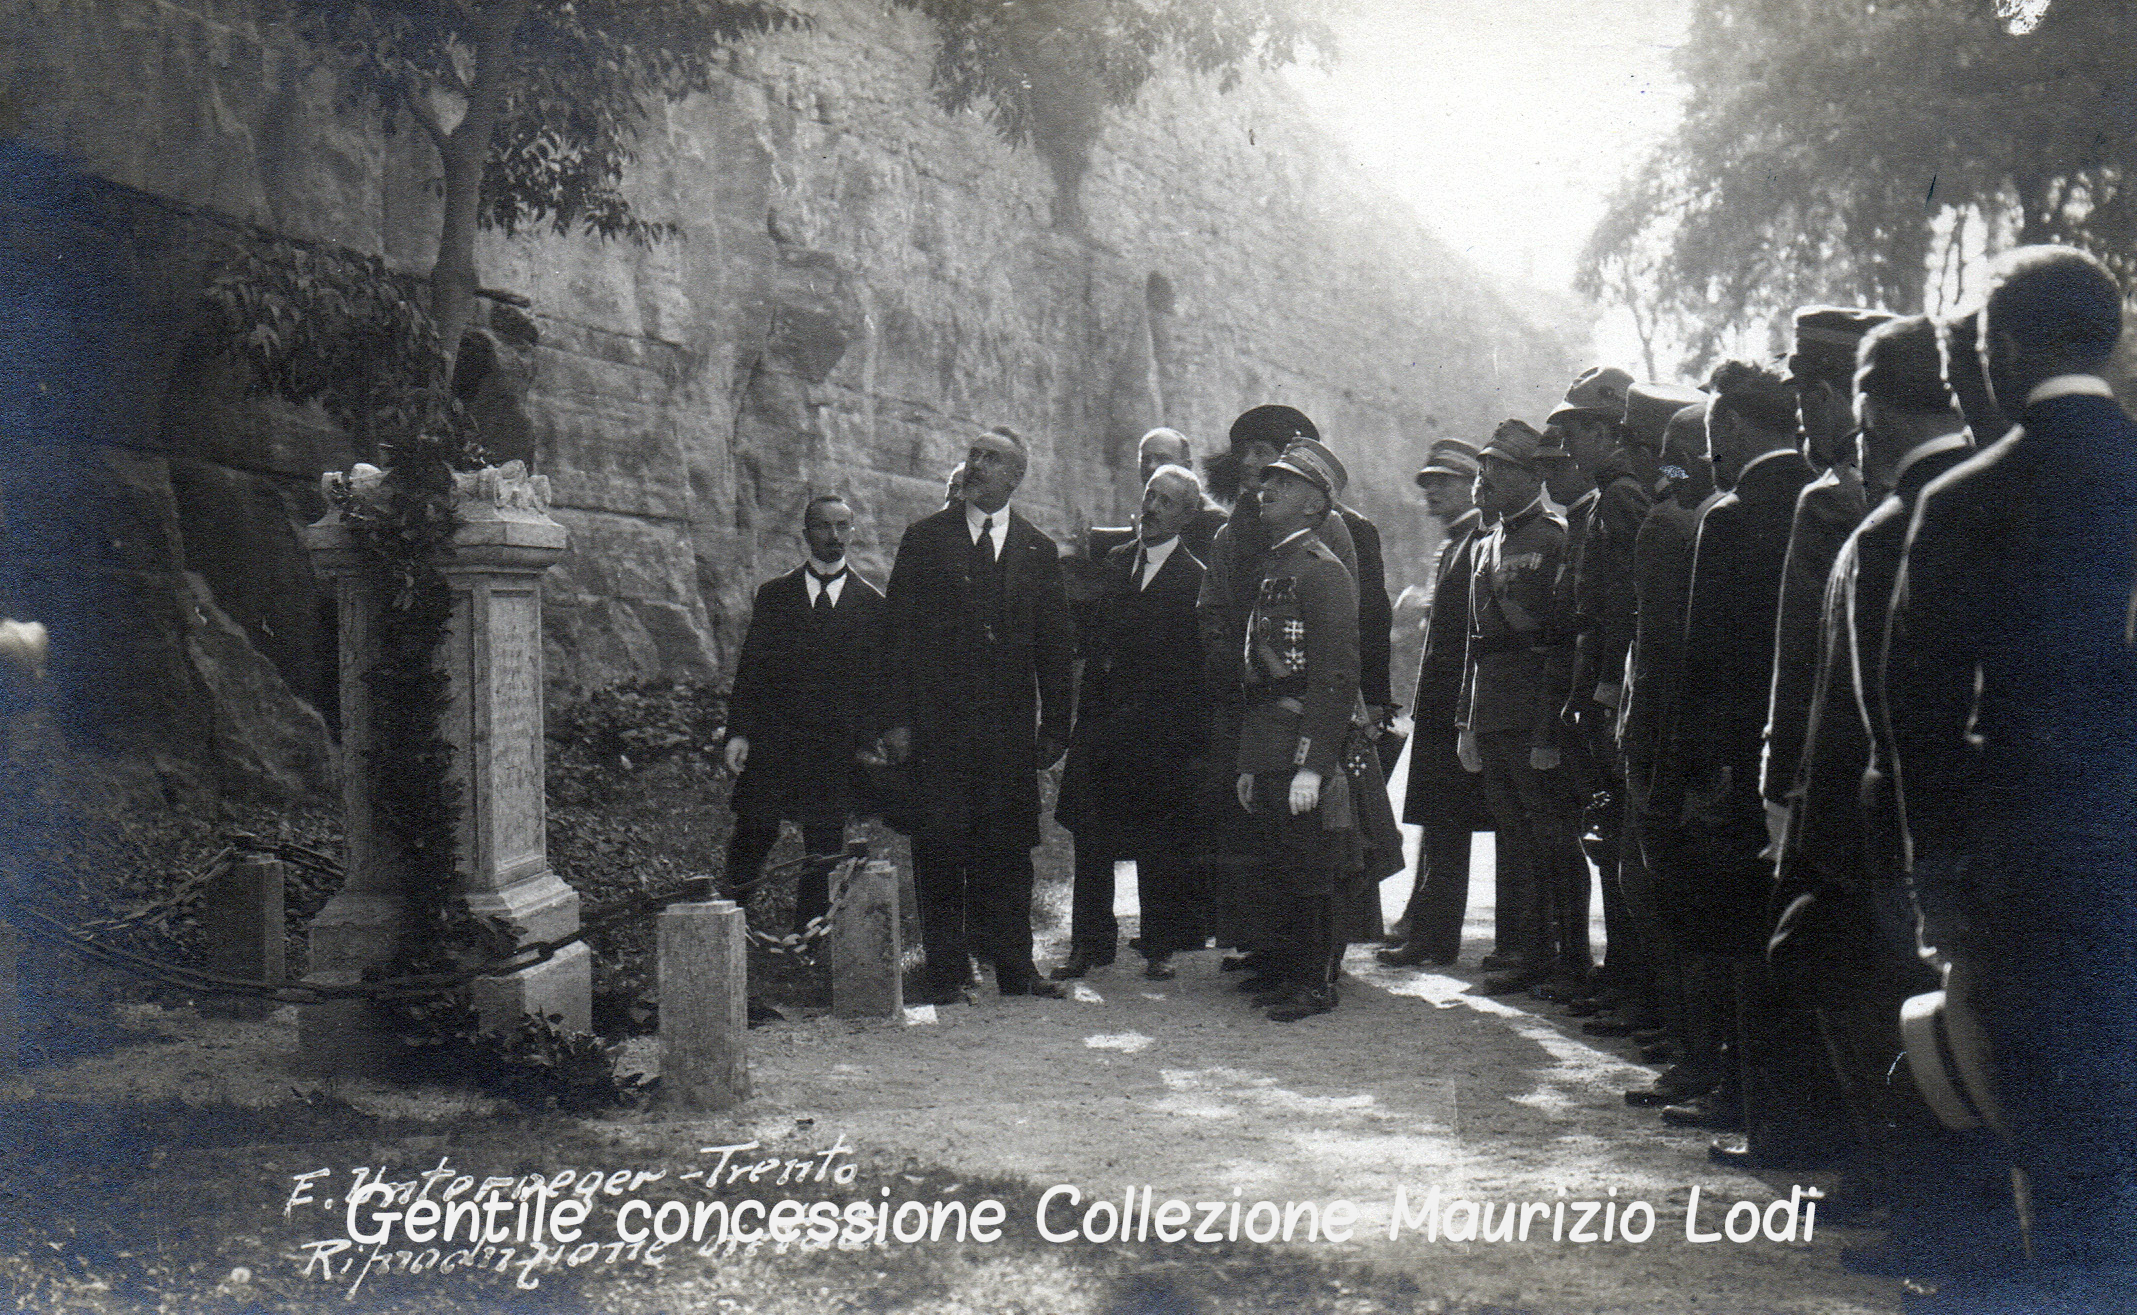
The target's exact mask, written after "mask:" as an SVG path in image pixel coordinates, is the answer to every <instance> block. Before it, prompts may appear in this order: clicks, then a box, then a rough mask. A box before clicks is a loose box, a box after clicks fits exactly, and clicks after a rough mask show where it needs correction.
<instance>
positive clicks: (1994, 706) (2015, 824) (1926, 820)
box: [1884, 394, 2137, 1010]
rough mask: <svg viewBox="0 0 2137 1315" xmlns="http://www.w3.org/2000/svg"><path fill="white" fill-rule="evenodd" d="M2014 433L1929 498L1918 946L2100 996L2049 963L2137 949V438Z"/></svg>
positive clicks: (1891, 674)
mask: <svg viewBox="0 0 2137 1315" xmlns="http://www.w3.org/2000/svg"><path fill="white" fill-rule="evenodd" d="M2019 420H2020V427H2019V428H2016V429H2014V430H2012V432H2011V433H2010V434H2009V435H2007V436H2005V437H2004V438H2003V439H2001V440H1999V441H1998V442H1996V443H1994V444H1991V445H1990V446H1989V447H1987V448H1985V449H1984V450H1982V451H1981V452H1979V453H1977V454H1975V455H1974V456H1972V457H1970V458H1969V459H1967V460H1966V461H1964V462H1962V463H1960V464H1959V465H1958V466H1956V467H1954V468H1953V469H1952V470H1950V471H1948V472H1946V473H1945V474H1944V475H1943V476H1941V477H1940V478H1938V479H1937V480H1935V481H1933V482H1932V483H1931V484H1930V485H1929V486H1928V487H1927V488H1926V489H1924V490H1923V493H1922V497H1921V502H1920V505H1919V507H1918V509H1917V510H1916V512H1915V518H1914V526H1913V529H1912V530H1911V531H1910V533H1909V536H1908V545H1907V552H1906V558H1905V561H1904V564H1903V566H1902V568H1901V578H1900V581H1899V583H1898V585H1897V586H1896V587H1895V590H1894V595H1893V604H1892V615H1891V620H1890V629H1889V632H1888V636H1887V641H1886V660H1885V676H1884V680H1885V698H1884V704H1885V714H1886V717H1887V718H1888V724H1889V726H1890V728H1891V733H1892V737H1893V744H1894V753H1895V758H1896V767H1897V784H1898V790H1899V798H1900V801H1901V805H1902V807H1903V808H1904V810H1905V813H1904V815H1905V818H1906V825H1907V838H1908V842H1909V858H1910V864H1911V872H1910V880H1911V883H1912V888H1913V891H1914V894H1915V897H1916V900H1917V903H1918V905H1919V909H1920V914H1921V919H1922V934H1923V937H1924V941H1925V943H1926V944H1928V945H1932V946H1935V947H1937V948H1939V949H1952V948H1958V947H1966V948H1969V949H1972V950H1974V951H1976V952H1977V955H1978V956H1979V958H1980V961H1981V962H1983V963H1985V964H1989V965H1991V966H1996V965H1998V964H1999V962H2000V961H2001V960H2002V959H2003V957H2004V956H2003V954H2002V953H1999V952H2000V951H2007V952H2011V953H2015V954H2018V955H2019V956H2020V958H2019V959H2014V960H2011V961H2010V966H2009V968H2008V969H2005V968H2003V967H1996V970H1997V971H1998V972H1999V973H2002V972H2005V971H2009V972H2013V973H2017V974H2019V975H2020V976H2021V977H2023V976H2024V975H2026V974H2028V973H2046V974H2049V975H2051V977H2053V978H2054V981H2053V982H2052V983H2051V984H2052V985H2053V986H2054V989H2056V990H2058V991H2064V992H2067V991H2068V990H2069V989H2071V988H2072V987H2073V986H2075V987H2078V988H2080V989H2092V988H2093V987H2095V986H2099V985H2102V984H2101V983H2098V982H2096V981H2090V980H2088V979H2086V978H2085V977H2083V976H2082V975H2081V974H2080V973H2079V971H2078V969H2079V965H2078V964H2076V963H2071V962H2057V961H2054V957H2053V955H2051V956H2050V958H2049V959H2047V960H2044V959H2043V958H2042V957H2041V955H2040V950H2041V947H2043V946H2044V945H2063V946H2076V947H2082V949H2083V952H2084V953H2085V954H2086V955H2088V956H2090V955H2095V954H2098V955H2105V956H2114V955H2125V956H2126V955H2129V954H2131V953H2132V952H2133V951H2132V942H2133V941H2137V925H2133V922H2137V909H2133V907H2132V902H2133V897H2137V803H2133V800H2137V779H2133V775H2137V772H2133V769H2137V755H2133V754H2132V753H2131V749H2130V746H2131V745H2133V744H2137V646H2133V644H2132V642H2131V639H2132V631H2133V624H2132V621H2131V617H2132V615H2133V608H2132V600H2133V599H2137V570H2133V561H2132V552H2131V545H2132V543H2133V542H2137V425H2133V424H2132V423H2131V421H2130V419H2129V418H2128V417H2127V416H2125V415H2124V414H2123V413H2122V411H2121V409H2120V408H2119V407H2117V406H2116V404H2115V402H2114V401H2113V400H2112V399H2111V398H2107V397H2098V396H2089V395H2084V394H2066V395H2062V396H2053V397H2049V398H2046V399H2044V400H2042V401H2038V402H2035V403H2033V404H2032V405H2029V406H2027V407H2026V408H2025V409H2024V411H2023V412H2022V413H2021V415H2020V417H2019ZM2022 945H2023V946H2027V947H2028V948H2024V949H2020V948H2019V947H2020V946H2022ZM2057 953H2061V952H2060V951H2059V952H2057ZM2122 962H2124V963H2127V962H2128V960H2127V959H2126V958H2125V959H2123V960H2122ZM2119 971H2121V972H2122V973H2124V974H2126V973H2127V969H2126V968H2123V969H2121V970H2119ZM2127 988H2128V982H2127V980H2126V978H2125V980H2123V981H2121V982H2119V983H2118V984H2116V985H2115V987H2114V992H2116V993H2126V991H2127ZM2101 1003H2102V1004H2103V1005H2107V1007H2109V1008H2110V1009H2111V1010H2119V1009H2121V1008H2122V1007H2123V1006H2122V1005H2121V1004H2113V1003H2110V1002H2109V1001H2107V1000H2105V999H2103V1000H2102V1002H2101Z"/></svg>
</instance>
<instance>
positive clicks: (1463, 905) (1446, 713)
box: [1380, 438, 1492, 968]
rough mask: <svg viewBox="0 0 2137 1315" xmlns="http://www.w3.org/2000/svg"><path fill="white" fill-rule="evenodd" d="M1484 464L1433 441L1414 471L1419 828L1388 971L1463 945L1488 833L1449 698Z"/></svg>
mask: <svg viewBox="0 0 2137 1315" xmlns="http://www.w3.org/2000/svg"><path fill="white" fill-rule="evenodd" d="M1482 469H1483V462H1482V459H1481V457H1480V455H1479V454H1478V452H1477V449H1476V448H1475V447H1473V446H1471V445H1470V444H1468V443H1465V442H1463V441H1462V440H1461V439H1458V438H1443V439H1440V440H1439V441H1438V442H1436V443H1434V444H1433V445H1432V449H1431V454H1430V455H1429V456H1428V457H1427V459H1426V461H1425V465H1424V469H1422V470H1420V471H1418V472H1417V484H1418V487H1419V488H1421V489H1423V490H1424V491H1425V505H1426V508H1427V509H1428V510H1429V511H1430V512H1431V513H1432V514H1433V516H1435V517H1437V518H1439V519H1440V520H1441V522H1442V531H1441V538H1440V546H1439V552H1438V555H1437V558H1436V559H1435V560H1434V562H1433V564H1432V569H1431V572H1430V574H1431V578H1432V582H1433V583H1432V609H1431V611H1430V612H1429V613H1428V614H1427V616H1426V619H1425V642H1424V651H1423V653H1422V654H1421V655H1420V656H1419V658H1418V664H1417V692H1416V694H1415V696H1414V697H1413V698H1412V699H1411V701H1410V706H1411V710H1412V720H1413V722H1414V724H1415V729H1414V730H1412V731H1411V732H1410V777H1409V784H1408V787H1407V788H1406V789H1405V791H1404V793H1403V821H1405V822H1409V823H1412V824H1414V825H1417V826H1420V827H1422V828H1423V829H1424V835H1423V837H1422V838H1421V841H1420V843H1419V846H1418V853H1417V878H1416V880H1415V881H1414V882H1413V883H1412V886H1411V890H1410V903H1409V907H1408V908H1407V909H1406V910H1405V911H1404V913H1403V922H1404V923H1405V924H1406V925H1407V927H1408V928H1409V931H1408V934H1407V935H1406V936H1405V937H1404V940H1403V943H1402V944H1401V945H1400V946H1397V947H1395V948H1392V949H1387V950H1382V951H1381V952H1380V961H1381V962H1382V963H1385V964H1388V965H1390V966H1393V967H1403V968H1408V967H1415V966H1417V965H1419V964H1424V963H1431V964H1436V965H1439V966H1441V967H1446V966H1448V965H1451V964H1452V963H1453V962H1454V961H1455V959H1456V958H1457V957H1458V956H1459V955H1460V954H1461V950H1462V918H1463V914H1464V912H1465V911H1466V909H1467V907H1468V902H1469V845H1470V836H1471V835H1472V833H1474V832H1477V831H1489V830H1491V825H1492V823H1491V812H1490V810H1489V809H1487V808H1485V806H1484V795H1483V792H1482V790H1481V789H1480V788H1479V783H1478V780H1477V778H1476V777H1475V776H1472V775H1471V774H1469V773H1468V772H1465V771H1463V770H1462V763H1461V759H1460V758H1459V757H1457V756H1456V754H1455V746H1454V739H1455V730H1454V723H1455V716H1456V706H1455V705H1456V700H1457V698H1458V697H1459V695H1460V694H1461V690H1462V658H1463V655H1464V653H1465V652H1466V651H1467V648H1468V640H1469V585H1470V576H1471V574H1472V567H1473V559H1474V556H1475V552H1476V545H1477V542H1478V540H1479V537H1480V534H1481V532H1482V530H1483V520H1484V513H1483V512H1482V511H1481V510H1479V509H1478V507H1477V505H1476V492H1475V487H1476V478H1477V474H1478V472H1479V471H1480V470H1482Z"/></svg>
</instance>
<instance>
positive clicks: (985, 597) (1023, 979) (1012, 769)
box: [883, 428, 1075, 1003]
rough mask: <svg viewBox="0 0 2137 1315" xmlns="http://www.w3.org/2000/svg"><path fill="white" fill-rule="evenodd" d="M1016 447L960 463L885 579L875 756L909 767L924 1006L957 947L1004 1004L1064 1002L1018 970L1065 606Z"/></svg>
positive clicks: (993, 446)
mask: <svg viewBox="0 0 2137 1315" xmlns="http://www.w3.org/2000/svg"><path fill="white" fill-rule="evenodd" d="M1027 464H1028V457H1027V455H1026V451H1025V446H1024V440H1023V439H1022V438H1020V437H1019V436H1018V435H1017V434H1016V433H1015V432H1014V431H1013V430H1010V429H1007V428H996V429H993V430H990V431H988V432H987V433H985V434H982V435H980V436H979V437H978V438H977V439H975V440H973V443H972V447H971V450H970V451H969V452H967V453H966V455H965V479H964V496H963V500H962V501H961V502H959V503H958V504H956V505H953V506H950V507H945V508H944V509H943V510H941V511H939V512H937V513H935V514H934V515H932V516H929V517H927V518H926V519H924V520H921V521H917V522H915V523H914V524H913V525H911V526H910V527H908V528H907V530H906V531H905V537H904V538H903V539H902V540H901V541H900V542H899V545H898V559H897V561H896V563H895V564H894V565H893V566H892V567H891V573H890V586H889V589H888V591H887V599H886V611H885V627H886V631H887V648H888V654H889V669H890V699H889V706H890V712H889V719H890V720H891V721H892V723H893V725H892V728H891V729H890V730H888V731H886V732H885V733H884V736H883V751H884V756H885V757H886V758H887V759H889V760H890V761H892V762H906V763H910V765H911V773H912V777H913V782H912V783H913V787H914V793H915V795H916V797H917V798H918V800H919V809H920V814H921V815H920V817H919V819H918V824H917V827H916V830H915V832H914V835H913V883H914V886H915V889H916V891H917V893H918V896H919V902H920V928H921V936H922V940H923V942H924V944H925V945H926V947H927V960H928V989H927V991H926V992H925V994H926V996H927V998H928V999H929V1000H931V1001H934V1002H936V1003H951V1002H954V1001H956V1000H958V999H959V998H961V986H962V983H963V982H964V980H965V976H966V955H967V952H968V949H971V950H977V951H979V952H980V953H981V954H982V955H983V956H984V957H987V958H989V959H991V960H992V961H993V963H994V971H995V983H996V985H997V986H998V987H999V988H1000V989H1001V992H1002V994H1004V995H1050V996H1057V995H1059V994H1061V988H1060V987H1058V986H1056V985H1054V984H1053V983H1052V982H1049V981H1047V980H1045V979H1044V978H1042V977H1040V976H1039V974H1038V970H1037V969H1036V968H1035V967H1034V966H1033V964H1032V959H1031V882H1032V871H1031V851H1032V849H1033V847H1034V846H1036V845H1037V844H1038V843H1039V781H1038V773H1039V772H1041V771H1043V770H1045V769H1046V768H1048V767H1051V766H1052V765H1053V764H1054V763H1055V762H1057V761H1059V760H1060V758H1061V753H1062V750H1063V748H1064V747H1065V745H1066V743H1067V740H1068V730H1067V724H1066V723H1067V721H1068V718H1069V698H1070V693H1071V691H1070V662H1071V658H1072V655H1073V654H1072V650H1073V647H1074V642H1075V641H1074V633H1073V627H1072V626H1071V624H1070V621H1069V612H1068V600H1067V598H1066V597H1065V596H1064V595H1063V592H1062V584H1061V563H1060V555H1059V553H1058V552H1057V551H1056V549H1055V547H1054V541H1053V540H1052V539H1049V538H1047V537H1046V536H1045V535H1044V534H1042V533H1040V532H1039V531H1038V530H1037V529H1036V528H1034V527H1033V526H1032V524H1031V522H1030V521H1027V520H1025V519H1024V518H1023V517H1022V516H1020V515H1018V514H1017V513H1016V512H1015V511H1012V510H1011V509H1010V507H1009V498H1010V495H1011V494H1012V493H1014V492H1015V491H1016V488H1017V485H1018V484H1019V483H1021V482H1022V481H1023V478H1024V471H1025V468H1026V465H1027Z"/></svg>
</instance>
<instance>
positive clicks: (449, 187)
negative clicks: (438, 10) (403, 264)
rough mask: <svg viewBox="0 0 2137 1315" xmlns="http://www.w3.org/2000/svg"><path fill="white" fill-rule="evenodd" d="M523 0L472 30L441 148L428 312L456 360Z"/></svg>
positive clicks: (499, 8)
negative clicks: (468, 80)
mask: <svg viewBox="0 0 2137 1315" xmlns="http://www.w3.org/2000/svg"><path fill="white" fill-rule="evenodd" d="M527 3H528V0H497V3H495V4H493V5H491V6H490V7H489V8H488V9H487V10H486V11H485V12H484V14H483V16H482V21H481V23H480V25H479V26H478V27H477V28H476V31H475V74H474V77H473V79H472V91H471V93H470V94H469V96H468V104H467V113H466V114H465V115H463V116H462V117H461V119H460V122H459V123H458V124H457V125H456V126H455V127H454V128H453V130H452V132H451V133H449V134H448V135H447V136H446V139H445V143H444V145H443V147H442V148H441V149H440V151H439V155H440V156H441V157H442V158H441V163H442V164H443V165H444V171H445V216H444V219H443V221H442V223H441V224H440V225H439V231H438V263H437V264H436V265H434V266H432V267H431V271H430V315H431V319H432V320H434V321H435V322H436V323H437V326H438V341H439V344H440V345H441V346H443V347H444V349H445V351H446V353H447V354H448V355H449V356H452V357H453V358H455V359H457V358H458V356H459V353H460V338H461V335H462V334H464V333H465V332H466V331H467V326H468V321H469V320H470V319H472V318H473V317H474V312H475V289H476V288H477V287H479V286H481V280H480V279H479V278H478V277H477V275H476V272H475V229H476V226H477V220H478V219H479V218H480V215H481V210H482V171H483V166H484V165H485V164H487V163H488V162H489V157H490V137H491V135H492V134H493V133H495V132H496V130H497V118H498V115H499V114H501V113H502V112H503V110H504V104H505V96H506V93H507V91H508V90H509V88H510V83H511V80H512V73H513V67H514V59H513V55H514V51H513V43H514V40H515V38H516V37H517V36H518V33H519V26H520V23H521V21H522V20H523V19H524V18H525V17H526V14H527Z"/></svg>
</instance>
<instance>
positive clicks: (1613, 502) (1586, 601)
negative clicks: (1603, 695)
mask: <svg viewBox="0 0 2137 1315" xmlns="http://www.w3.org/2000/svg"><path fill="white" fill-rule="evenodd" d="M1654 505H1655V498H1654V494H1652V493H1651V492H1649V491H1648V489H1646V488H1645V487H1643V486H1642V485H1641V483H1640V481H1639V480H1638V479H1637V478H1635V477H1634V475H1633V473H1632V472H1631V471H1630V470H1628V469H1626V468H1625V466H1624V465H1623V464H1622V463H1621V462H1620V461H1619V460H1618V459H1617V458H1616V457H1612V458H1611V460H1610V461H1609V462H1608V463H1606V464H1605V465H1604V467H1603V469H1602V470H1601V471H1599V472H1597V475H1596V498H1595V501H1594V502H1591V503H1589V504H1588V508H1587V512H1586V515H1585V517H1584V519H1585V521H1586V522H1587V523H1586V526H1585V528H1584V529H1583V530H1582V532H1581V534H1580V540H1579V548H1578V551H1577V552H1575V553H1573V555H1572V571H1573V629H1574V632H1575V636H1576V640H1575V642H1576V645H1577V650H1576V655H1575V662H1574V667H1573V672H1572V676H1571V683H1572V685H1573V691H1574V693H1576V694H1578V695H1581V696H1583V697H1585V696H1586V695H1588V694H1590V693H1592V692H1593V691H1594V689H1595V687H1596V686H1597V685H1598V684H1614V683H1616V682H1617V681H1618V679H1619V678H1620V675H1621V673H1622V672H1623V671H1624V668H1625V652H1626V650H1627V649H1629V648H1631V647H1632V635H1633V624H1634V613H1635V610H1636V608H1637V605H1638V599H1637V597H1636V595H1635V593H1634V587H1633V553H1634V551H1635V550H1636V548H1637V546H1638V542H1639V537H1640V526H1641V524H1642V523H1644V522H1645V521H1646V520H1647V513H1648V510H1649V509H1650V508H1652V507H1653V506H1654Z"/></svg>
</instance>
